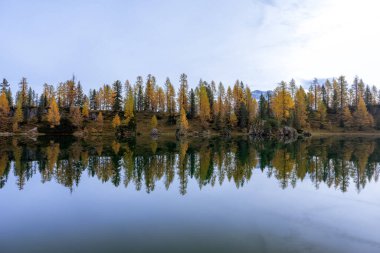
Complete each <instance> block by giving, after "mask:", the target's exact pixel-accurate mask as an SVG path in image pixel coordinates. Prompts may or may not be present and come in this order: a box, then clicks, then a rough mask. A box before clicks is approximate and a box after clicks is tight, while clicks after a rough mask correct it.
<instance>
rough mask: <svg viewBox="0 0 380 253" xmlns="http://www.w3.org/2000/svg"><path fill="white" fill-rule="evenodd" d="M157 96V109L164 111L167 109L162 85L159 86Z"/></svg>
mask: <svg viewBox="0 0 380 253" xmlns="http://www.w3.org/2000/svg"><path fill="white" fill-rule="evenodd" d="M156 97H157V110H158V111H159V112H164V111H165V92H164V90H163V89H162V87H158V88H157V91H156Z"/></svg>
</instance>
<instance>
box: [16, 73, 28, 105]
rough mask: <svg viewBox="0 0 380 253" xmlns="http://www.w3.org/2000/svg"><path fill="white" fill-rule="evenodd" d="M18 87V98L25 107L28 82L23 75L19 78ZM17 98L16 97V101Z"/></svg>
mask: <svg viewBox="0 0 380 253" xmlns="http://www.w3.org/2000/svg"><path fill="white" fill-rule="evenodd" d="M19 87H20V88H19V92H18V98H19V99H20V100H21V106H22V107H25V106H26V105H27V101H28V82H27V80H26V78H25V77H23V78H21V81H20V83H19ZM19 99H17V103H18V100H19Z"/></svg>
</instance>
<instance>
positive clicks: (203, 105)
mask: <svg viewBox="0 0 380 253" xmlns="http://www.w3.org/2000/svg"><path fill="white" fill-rule="evenodd" d="M199 108H200V110H199V116H200V118H201V123H202V125H203V126H204V127H205V126H206V123H207V121H208V120H209V119H210V102H209V100H208V96H207V91H206V87H205V86H203V85H202V86H201V88H200V93H199Z"/></svg>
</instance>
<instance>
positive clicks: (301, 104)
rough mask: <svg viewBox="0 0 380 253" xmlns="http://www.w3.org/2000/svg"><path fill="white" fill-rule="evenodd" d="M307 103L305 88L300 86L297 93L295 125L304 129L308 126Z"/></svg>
mask: <svg viewBox="0 0 380 253" xmlns="http://www.w3.org/2000/svg"><path fill="white" fill-rule="evenodd" d="M306 105H307V102H306V93H305V90H304V89H303V88H302V87H300V88H299V89H298V90H297V91H296V94H295V106H294V126H295V127H296V128H299V129H302V128H305V127H307V126H308V124H307V106H306Z"/></svg>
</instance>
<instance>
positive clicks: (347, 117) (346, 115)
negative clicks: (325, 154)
mask: <svg viewBox="0 0 380 253" xmlns="http://www.w3.org/2000/svg"><path fill="white" fill-rule="evenodd" d="M358 99H359V96H358ZM342 120H343V126H344V128H346V129H350V128H351V127H352V125H353V119H352V115H351V111H350V109H349V108H348V106H345V107H344V108H343V112H342Z"/></svg>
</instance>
